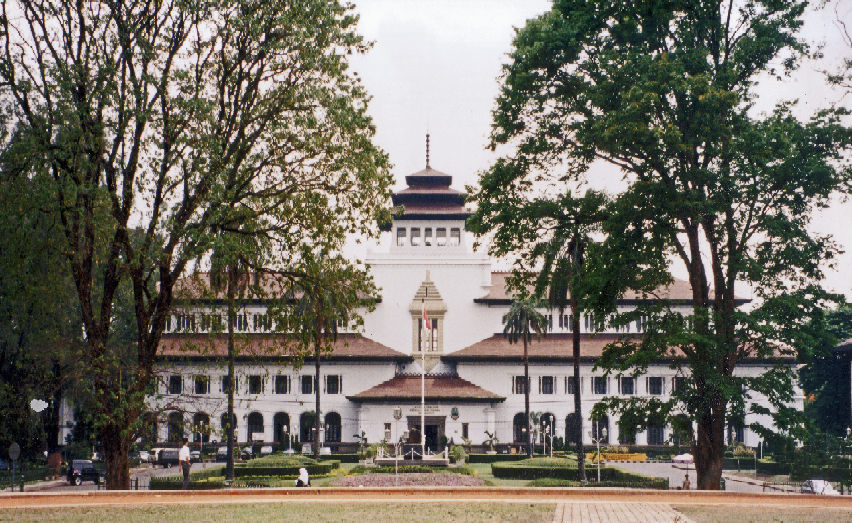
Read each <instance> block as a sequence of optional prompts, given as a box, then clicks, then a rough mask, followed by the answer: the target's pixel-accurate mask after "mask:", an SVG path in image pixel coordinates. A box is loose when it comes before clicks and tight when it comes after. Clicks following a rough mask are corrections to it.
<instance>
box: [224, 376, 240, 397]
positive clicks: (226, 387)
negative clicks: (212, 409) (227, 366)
mask: <svg viewBox="0 0 852 523" xmlns="http://www.w3.org/2000/svg"><path fill="white" fill-rule="evenodd" d="M237 383H239V380H238V379H236V378H234V393H235V394H236V393H237V391H238V390H239V389H237ZM230 387H231V381H230V380H229V379H228V376H222V393H223V394H227V393H228V389H229V388H230Z"/></svg>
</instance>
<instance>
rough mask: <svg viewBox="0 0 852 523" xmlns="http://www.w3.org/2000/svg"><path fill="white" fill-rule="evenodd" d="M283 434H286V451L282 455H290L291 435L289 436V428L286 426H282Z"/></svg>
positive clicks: (291, 448)
mask: <svg viewBox="0 0 852 523" xmlns="http://www.w3.org/2000/svg"><path fill="white" fill-rule="evenodd" d="M282 430H283V431H284V433H285V434H287V450H285V451H284V454H292V453H293V435H292V434H290V428H289V427H288V426H287V425H284V427H283V429H282Z"/></svg>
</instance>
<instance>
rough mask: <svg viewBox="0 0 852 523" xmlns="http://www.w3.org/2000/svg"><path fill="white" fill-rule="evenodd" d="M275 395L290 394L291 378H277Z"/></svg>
mask: <svg viewBox="0 0 852 523" xmlns="http://www.w3.org/2000/svg"><path fill="white" fill-rule="evenodd" d="M275 394H290V376H275Z"/></svg>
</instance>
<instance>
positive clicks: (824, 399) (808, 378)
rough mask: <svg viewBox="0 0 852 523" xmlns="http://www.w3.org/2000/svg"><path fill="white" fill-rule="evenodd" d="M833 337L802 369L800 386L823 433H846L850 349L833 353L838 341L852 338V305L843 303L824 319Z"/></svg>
mask: <svg viewBox="0 0 852 523" xmlns="http://www.w3.org/2000/svg"><path fill="white" fill-rule="evenodd" d="M822 319H823V321H824V324H825V329H826V330H827V331H828V332H829V334H831V337H832V338H833V340H832V339H830V338H829V339H826V340H825V341H824V342H823V343H821V344H820V346H819V347H817V349H816V350H815V351H814V352H815V353H814V355H813V359H812V360H811V361H809V362H807V364H806V365H805V366H803V367H802V368H801V369H800V370H799V385H800V386H801V387H802V390H803V391H804V393H805V396H806V397H807V399H806V401H805V414H807V416H808V418H809V419H810V420H811V421H812V422H813V423H814V425H815V426H816V427H817V428H818V429H819V430H821V431H822V432H825V433H828V434H831V435H833V436H845V435H846V428H847V427H849V419H850V412H849V406H850V405H851V404H852V397H850V386H849V384H850V379H852V378H850V375H849V369H850V352H849V351H846V352H832V350H831V349H833V348H834V346H835V345H836V344H837V343H840V342H842V341H844V340H847V339H849V338H852V306H850V305H849V304H843V305H841V306H840V307H838V308H837V309H836V310H829V311H826V312H825V315H824V317H823V318H822Z"/></svg>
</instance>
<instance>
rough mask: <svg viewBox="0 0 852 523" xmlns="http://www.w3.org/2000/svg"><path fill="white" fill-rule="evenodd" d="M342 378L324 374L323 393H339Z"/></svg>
mask: <svg viewBox="0 0 852 523" xmlns="http://www.w3.org/2000/svg"><path fill="white" fill-rule="evenodd" d="M342 382H343V380H341V379H340V376H331V375H329V376H326V377H325V393H326V394H340V391H341V389H342V388H343V387H341V384H342Z"/></svg>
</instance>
